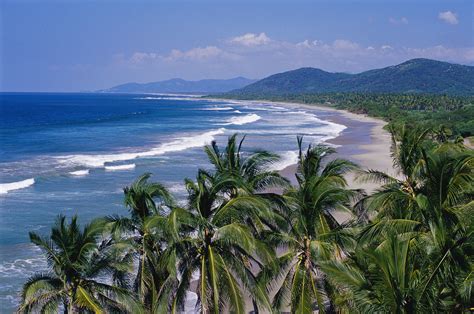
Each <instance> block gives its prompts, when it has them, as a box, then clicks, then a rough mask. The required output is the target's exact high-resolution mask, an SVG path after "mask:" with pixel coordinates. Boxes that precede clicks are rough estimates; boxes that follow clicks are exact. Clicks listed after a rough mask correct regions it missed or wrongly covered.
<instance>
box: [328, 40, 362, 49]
mask: <svg viewBox="0 0 474 314" xmlns="http://www.w3.org/2000/svg"><path fill="white" fill-rule="evenodd" d="M332 47H333V48H334V49H336V50H356V49H359V44H357V43H354V42H352V41H350V40H345V39H336V40H335V41H334V42H333V43H332Z"/></svg>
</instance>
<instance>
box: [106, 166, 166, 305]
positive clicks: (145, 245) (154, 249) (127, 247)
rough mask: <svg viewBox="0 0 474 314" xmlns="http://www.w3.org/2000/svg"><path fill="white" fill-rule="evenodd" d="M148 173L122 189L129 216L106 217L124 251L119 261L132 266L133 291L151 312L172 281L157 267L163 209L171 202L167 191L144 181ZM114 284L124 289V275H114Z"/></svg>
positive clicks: (162, 240)
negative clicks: (166, 286) (133, 266)
mask: <svg viewBox="0 0 474 314" xmlns="http://www.w3.org/2000/svg"><path fill="white" fill-rule="evenodd" d="M150 176H151V174H149V173H146V174H143V175H142V176H140V177H139V178H138V179H137V180H135V182H133V184H132V185H131V186H130V187H126V188H125V189H124V194H125V201H124V203H125V206H127V207H128V208H129V211H130V217H118V216H114V217H109V219H108V221H109V224H110V226H111V230H112V233H113V234H114V239H115V241H116V242H117V243H120V245H121V246H122V247H123V248H124V249H123V251H122V254H121V259H122V261H124V262H125V261H128V262H129V263H131V264H134V265H136V266H137V267H136V272H135V274H134V276H133V277H134V278H132V280H133V290H134V291H135V292H136V293H137V295H138V297H139V299H140V301H141V302H142V304H143V305H144V306H145V308H147V309H148V310H149V311H151V310H152V309H153V308H154V306H155V305H156V304H157V303H158V299H159V298H162V297H165V295H164V294H163V293H164V291H163V290H162V289H161V288H162V287H163V285H164V284H165V283H166V282H169V281H173V278H171V277H170V276H169V275H170V273H169V270H168V268H167V267H163V265H161V264H160V263H161V261H160V258H161V252H162V251H163V248H164V246H165V245H166V234H165V233H164V232H165V230H166V228H165V227H164V224H165V222H166V217H165V214H166V213H165V210H166V209H167V208H168V210H169V207H171V206H172V204H173V199H172V197H171V195H170V193H169V192H168V191H167V189H166V188H165V187H164V186H163V185H161V184H159V183H156V182H148V179H149V178H150ZM114 279H115V281H116V283H117V284H120V286H122V287H127V288H128V281H127V274H124V273H120V272H117V273H115V274H114Z"/></svg>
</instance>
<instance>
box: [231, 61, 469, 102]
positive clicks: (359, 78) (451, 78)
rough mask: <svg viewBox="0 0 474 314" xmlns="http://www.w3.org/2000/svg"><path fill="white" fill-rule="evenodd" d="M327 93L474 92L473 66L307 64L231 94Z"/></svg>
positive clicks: (462, 93)
mask: <svg viewBox="0 0 474 314" xmlns="http://www.w3.org/2000/svg"><path fill="white" fill-rule="evenodd" d="M328 92H329V93H339V92H365V93H418V94H423V93H427V94H453V95H474V67H473V66H468V65H460V64H455V63H449V62H443V61H437V60H431V59H424V58H417V59H411V60H408V61H405V62H403V63H400V64H397V65H392V66H388V67H384V68H380V69H373V70H368V71H364V72H361V73H357V74H348V73H337V72H327V71H324V70H321V69H317V68H310V67H304V68H299V69H296V70H291V71H286V72H282V73H277V74H273V75H270V76H268V77H266V78H263V79H261V80H259V81H256V82H254V83H252V84H249V85H247V86H245V87H243V88H239V89H236V90H233V91H231V92H229V93H228V94H231V95H235V96H251V95H252V94H267V95H283V94H301V93H328Z"/></svg>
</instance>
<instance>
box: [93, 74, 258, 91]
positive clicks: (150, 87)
mask: <svg viewBox="0 0 474 314" xmlns="http://www.w3.org/2000/svg"><path fill="white" fill-rule="evenodd" d="M254 82H256V80H251V79H248V78H245V77H236V78H232V79H227V80H212V79H209V80H200V81H186V80H183V79H179V78H176V79H171V80H166V81H160V82H151V83H143V84H140V83H126V84H122V85H118V86H114V87H112V88H108V89H103V90H100V91H98V92H105V93H211V94H212V93H224V92H228V91H231V90H234V89H238V88H241V87H244V86H246V85H249V84H251V83H254Z"/></svg>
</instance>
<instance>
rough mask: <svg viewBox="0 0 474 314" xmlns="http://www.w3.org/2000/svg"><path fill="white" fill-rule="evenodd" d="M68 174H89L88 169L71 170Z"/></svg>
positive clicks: (78, 175)
mask: <svg viewBox="0 0 474 314" xmlns="http://www.w3.org/2000/svg"><path fill="white" fill-rule="evenodd" d="M69 174H70V175H72V176H76V177H82V176H86V175H88V174H89V170H88V169H87V170H77V171H71V172H69Z"/></svg>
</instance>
